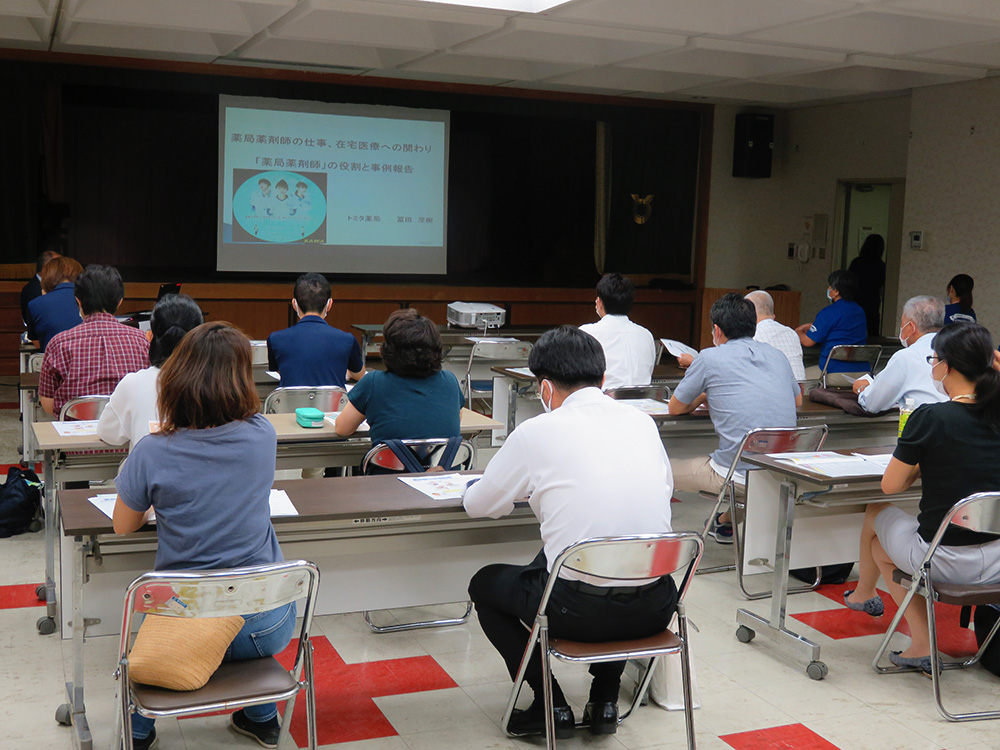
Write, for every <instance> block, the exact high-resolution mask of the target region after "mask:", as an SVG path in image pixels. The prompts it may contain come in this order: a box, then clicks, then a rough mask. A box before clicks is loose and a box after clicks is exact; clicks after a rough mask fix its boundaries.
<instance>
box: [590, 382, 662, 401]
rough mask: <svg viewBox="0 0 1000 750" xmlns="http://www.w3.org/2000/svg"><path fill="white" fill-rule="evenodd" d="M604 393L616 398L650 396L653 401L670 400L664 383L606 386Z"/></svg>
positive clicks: (625, 398)
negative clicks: (617, 386)
mask: <svg viewBox="0 0 1000 750" xmlns="http://www.w3.org/2000/svg"><path fill="white" fill-rule="evenodd" d="M604 394H605V395H606V396H611V398H613V399H617V400H627V399H630V398H651V399H653V400H654V401H669V400H670V389H669V388H667V387H666V386H665V385H623V386H621V387H619V388H608V390H606V391H605V392H604Z"/></svg>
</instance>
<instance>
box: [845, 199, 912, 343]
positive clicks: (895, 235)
mask: <svg viewBox="0 0 1000 750" xmlns="http://www.w3.org/2000/svg"><path fill="white" fill-rule="evenodd" d="M903 191H904V183H903V181H902V180H849V181H848V180H843V181H840V182H839V183H838V191H837V192H838V195H837V197H838V201H837V204H838V205H837V210H838V214H839V216H840V221H838V222H836V225H835V226H837V227H838V230H839V235H840V236H839V238H838V240H839V242H838V244H835V245H834V247H839V248H840V264H839V267H840V268H851V265H852V263H854V262H855V261H856V260H858V257H859V253H860V251H861V248H862V247H863V246H864V245H865V240H866V239H868V237H869V236H871V235H879V236H880V237H881V238H882V240H883V241H884V251H883V252H882V254H881V258H880V260H881V262H882V263H883V264H884V275H883V274H882V273H881V268H882V267H883V266H881V265H880V264H879V263H878V262H877V261H876V259H872V260H867V261H865V260H858V262H857V263H856V264H855V266H854V270H856V271H858V272H859V276H862V278H861V279H860V281H861V285H862V290H863V292H862V297H863V296H864V289H865V288H866V287H867V288H868V297H869V299H870V301H869V302H868V304H867V305H866V304H865V302H864V300H863V299H859V302H860V303H861V305H862V307H866V308H868V309H867V310H866V313H868V314H870V316H871V318H870V322H869V335H870V336H882V335H892V334H893V333H895V328H896V318H897V317H898V316H897V310H896V306H897V304H898V299H897V298H898V291H899V260H900V252H901V243H902V226H903ZM870 252H871V251H870V249H869V251H868V253H870ZM868 253H866V255H867V254H868Z"/></svg>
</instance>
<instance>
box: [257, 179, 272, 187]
mask: <svg viewBox="0 0 1000 750" xmlns="http://www.w3.org/2000/svg"><path fill="white" fill-rule="evenodd" d="M257 184H258V185H267V186H268V187H271V181H270V180H269V179H267V178H266V177H261V178H260V179H259V180H257Z"/></svg>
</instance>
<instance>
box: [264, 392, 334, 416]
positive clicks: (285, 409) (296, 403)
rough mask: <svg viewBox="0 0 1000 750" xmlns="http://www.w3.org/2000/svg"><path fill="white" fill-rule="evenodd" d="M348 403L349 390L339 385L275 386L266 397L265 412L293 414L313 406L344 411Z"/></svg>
mask: <svg viewBox="0 0 1000 750" xmlns="http://www.w3.org/2000/svg"><path fill="white" fill-rule="evenodd" d="M346 405H347V391H346V390H344V389H343V388H341V387H340V386H339V385H318V386H308V385H293V386H286V387H284V388H275V389H274V390H273V391H271V392H270V393H269V394H267V398H265V399H264V413H265V414H291V413H292V412H294V411H295V410H296V409H299V408H302V407H307V406H311V407H313V408H316V409H319V410H320V411H322V412H332V411H342V410H343V408H344V406H346Z"/></svg>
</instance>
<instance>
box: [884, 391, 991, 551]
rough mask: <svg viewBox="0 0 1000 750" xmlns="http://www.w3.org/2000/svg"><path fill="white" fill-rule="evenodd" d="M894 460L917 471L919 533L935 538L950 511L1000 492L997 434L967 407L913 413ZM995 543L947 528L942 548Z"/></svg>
mask: <svg viewBox="0 0 1000 750" xmlns="http://www.w3.org/2000/svg"><path fill="white" fill-rule="evenodd" d="M893 456H895V457H896V458H898V459H899V460H900V461H902V462H903V463H905V464H910V465H911V466H914V465H916V464H919V465H920V479H921V487H922V492H921V496H920V513H919V514H918V515H917V522H918V523H919V524H920V527H919V529H918V532H919V534H920V536H921V537H922V538H923V539H924V541H926V542H930V541H931V540H932V539H933V538H934V534H935V533H936V532H937V530H938V527H939V526H940V525H941V522H942V521H943V520H944V517H945V515H946V514H947V513H948V511H949V510H950V509H951V508H952V507H953V506H954V505H955V503H957V502H958V501H959V500H961V499H962V498H965V497H968V496H969V495H972V494H974V493H976V492H996V491H1000V432H996V431H994V430H993V429H991V428H990V426H989V425H988V424H986V422H985V421H984V420H983V419H981V418H980V417H979V416H978V415H977V414H976V412H975V411H974V410H973V409H972V408H970V407H969V405H967V404H963V403H960V402H958V401H945V402H944V403H940V404H925V405H923V406H920V407H919V408H917V410H916V411H914V412H913V413H912V414H911V415H910V418H909V419H908V420H907V422H906V427H905V428H904V429H903V434H902V435H901V436H900V438H899V442H898V443H897V444H896V450H895V452H894V453H893ZM995 539H997V537H996V536H995V535H993V534H980V533H978V532H974V531H969V530H968V529H963V528H960V527H957V526H954V525H953V526H951V527H950V528H949V529H948V530H947V531H946V532H945V534H944V538H943V539H942V540H941V543H942V544H946V545H949V546H952V547H961V546H966V545H971V544H985V543H986V542H992V541H994V540H995Z"/></svg>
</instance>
